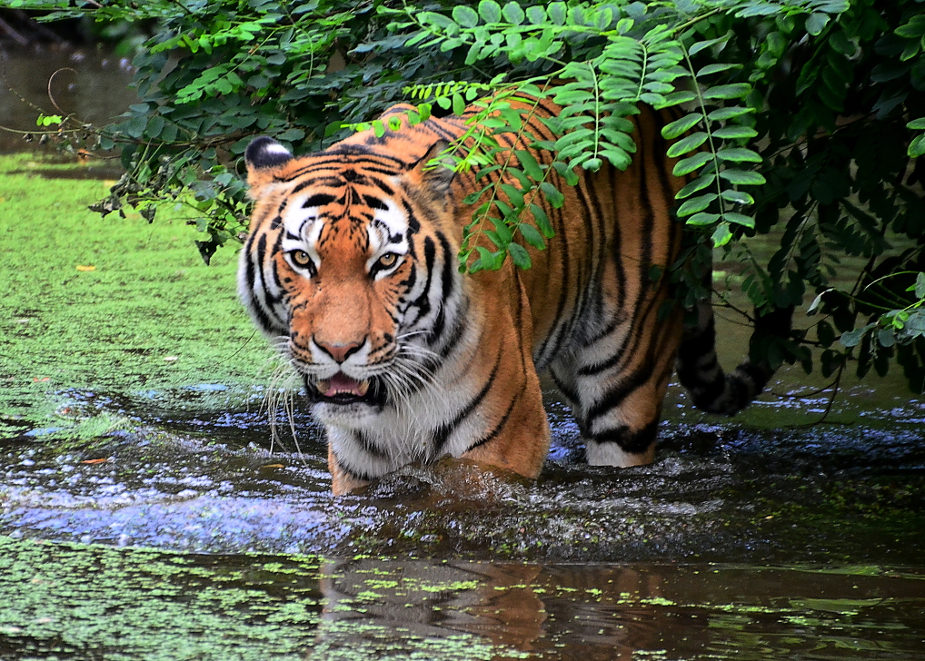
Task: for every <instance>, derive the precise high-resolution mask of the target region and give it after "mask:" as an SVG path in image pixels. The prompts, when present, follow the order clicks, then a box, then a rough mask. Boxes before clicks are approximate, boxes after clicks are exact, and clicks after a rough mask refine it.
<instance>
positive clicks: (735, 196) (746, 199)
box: [722, 188, 755, 205]
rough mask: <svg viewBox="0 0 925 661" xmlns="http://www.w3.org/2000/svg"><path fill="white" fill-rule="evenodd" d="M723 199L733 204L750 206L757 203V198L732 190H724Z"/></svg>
mask: <svg viewBox="0 0 925 661" xmlns="http://www.w3.org/2000/svg"><path fill="white" fill-rule="evenodd" d="M722 198H723V199H724V200H726V201H728V202H732V203H733V204H742V205H750V204H754V203H755V198H753V197H752V196H751V195H749V194H748V193H746V192H745V191H740V190H733V189H731V188H727V189H725V190H723V192H722Z"/></svg>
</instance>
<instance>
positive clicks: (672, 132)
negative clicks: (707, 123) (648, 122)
mask: <svg viewBox="0 0 925 661" xmlns="http://www.w3.org/2000/svg"><path fill="white" fill-rule="evenodd" d="M702 119H703V115H701V114H700V113H696V112H692V113H690V114H689V115H685V116H684V117H682V118H681V119H676V120H675V121H673V122H671V123H670V124H666V125H665V126H664V127H662V137H663V138H665V139H666V140H674V139H675V138H678V137H680V136H682V135H684V134H685V133H687V132H688V131H689V130H691V129H692V128H694V127H695V126H697V124H698V123H699V122H700V121H701V120H702Z"/></svg>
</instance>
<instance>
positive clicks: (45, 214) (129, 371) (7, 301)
mask: <svg viewBox="0 0 925 661" xmlns="http://www.w3.org/2000/svg"><path fill="white" fill-rule="evenodd" d="M65 167H70V168H73V167H74V166H73V165H72V166H63V165H53V164H49V163H48V162H47V161H43V160H41V159H39V158H38V157H34V156H30V155H22V154H21V155H15V156H3V157H0V264H2V268H3V274H4V275H3V280H4V285H3V287H2V288H3V295H2V297H0V335H2V336H3V337H4V339H5V342H4V345H3V347H2V348H0V384H2V389H0V416H2V417H0V435H2V434H4V433H6V434H9V433H15V432H16V431H22V430H23V429H25V428H29V427H35V426H38V427H40V428H51V429H52V431H55V428H56V427H58V426H60V425H65V426H68V427H70V426H73V419H69V418H68V416H67V414H66V412H65V413H62V410H61V409H63V408H66V405H64V406H63V405H62V397H61V396H60V395H58V396H56V395H55V394H54V393H56V392H60V391H62V390H65V389H78V390H88V391H92V392H98V391H102V392H116V393H133V392H136V393H137V392H145V393H151V392H181V389H183V388H185V387H186V388H188V387H190V386H195V385H197V384H221V385H220V386H219V387H217V388H216V389H215V390H216V392H215V393H214V396H213V399H214V400H215V402H214V404H213V406H214V407H215V408H221V407H227V406H228V405H229V403H230V404H231V405H232V406H233V405H234V403H235V400H237V405H238V406H240V405H241V401H242V399H243V397H242V394H241V393H246V392H248V391H249V390H250V389H251V388H252V384H253V383H254V382H255V381H257V382H260V380H261V379H259V378H257V377H256V374H257V373H258V372H259V371H260V369H261V368H262V366H265V365H266V364H267V362H268V359H269V357H270V355H271V354H270V351H269V349H268V348H267V347H266V343H265V342H264V341H263V340H262V338H259V337H254V331H253V328H252V326H251V324H250V322H249V320H248V319H247V318H246V314H245V312H244V310H243V309H242V306H241V305H240V303H239V302H238V300H237V295H236V287H235V269H236V253H235V251H234V250H232V249H226V250H223V251H219V253H218V254H217V255H216V256H215V257H214V259H213V260H212V264H211V265H210V266H206V265H205V264H204V263H203V262H202V260H201V259H200V258H199V256H198V254H197V251H196V249H195V246H194V245H193V242H194V241H195V240H196V239H197V238H201V237H200V236H199V235H198V233H197V232H196V230H195V228H194V227H191V226H189V225H188V224H187V221H189V220H194V218H190V217H189V214H188V213H187V212H186V211H184V210H183V208H178V209H176V210H170V209H167V210H162V211H161V212H160V213H159V214H158V216H157V218H156V219H155V221H154V222H153V223H152V224H149V223H147V222H145V221H144V220H143V219H141V218H140V217H139V216H138V215H137V214H133V213H131V212H129V214H128V217H127V218H120V217H119V215H118V214H110V215H109V216H107V217H106V218H101V217H100V216H99V214H97V213H94V212H91V211H89V210H88V209H87V206H88V205H89V204H91V203H93V202H94V201H96V200H97V199H98V198H99V197H100V196H101V195H102V194H103V193H104V192H105V191H106V189H107V187H108V185H110V184H111V182H105V181H99V180H74V179H67V180H65V179H55V178H50V177H45V176H41V174H47V173H48V172H49V171H52V172H54V171H56V168H57V169H61V168H65ZM229 389H230V390H229ZM64 399H66V398H64ZM207 399H208V398H206V397H203V396H200V397H199V398H198V405H200V406H202V405H204V404H205V405H206V406H208V402H207V401H205V400H207Z"/></svg>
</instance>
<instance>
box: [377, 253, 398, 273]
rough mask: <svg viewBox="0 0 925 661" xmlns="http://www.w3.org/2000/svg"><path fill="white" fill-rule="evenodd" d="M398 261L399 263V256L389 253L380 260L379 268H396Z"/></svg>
mask: <svg viewBox="0 0 925 661" xmlns="http://www.w3.org/2000/svg"><path fill="white" fill-rule="evenodd" d="M396 261H398V255H396V254H395V253H394V252H387V253H386V254H384V255H383V256H382V257H380V258H379V266H380V267H382V268H384V269H387V268H389V267H391V266H394V265H395V262H396Z"/></svg>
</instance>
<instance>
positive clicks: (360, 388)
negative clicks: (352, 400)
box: [357, 379, 369, 397]
mask: <svg viewBox="0 0 925 661" xmlns="http://www.w3.org/2000/svg"><path fill="white" fill-rule="evenodd" d="M367 391H369V380H368V379H367V380H366V381H360V382H359V383H358V384H357V393H358V394H359V395H360V397H363V396H364V395H365V394H366V393H367Z"/></svg>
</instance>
